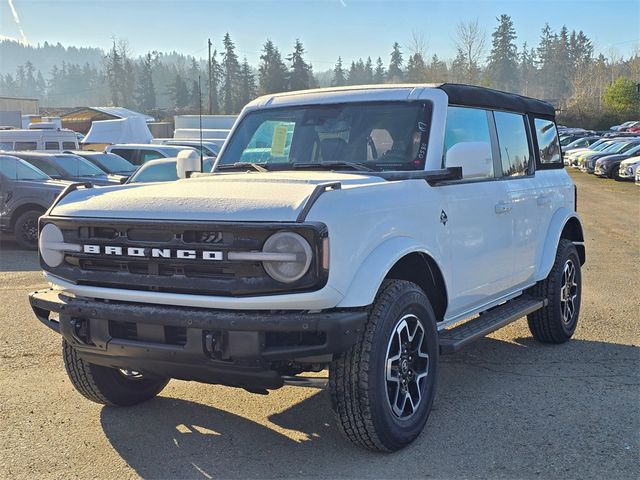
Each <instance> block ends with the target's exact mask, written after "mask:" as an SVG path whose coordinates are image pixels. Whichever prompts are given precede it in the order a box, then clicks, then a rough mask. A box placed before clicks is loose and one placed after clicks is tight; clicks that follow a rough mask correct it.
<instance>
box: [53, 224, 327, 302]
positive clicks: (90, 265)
mask: <svg viewBox="0 0 640 480" xmlns="http://www.w3.org/2000/svg"><path fill="white" fill-rule="evenodd" d="M46 223H55V224H56V225H57V226H58V227H59V228H60V229H61V230H62V231H63V235H64V241H65V243H69V244H75V245H78V244H79V245H81V246H83V247H84V246H86V245H92V246H93V248H95V249H96V250H97V251H98V252H99V253H84V252H83V251H81V252H71V251H70V252H67V253H66V255H65V261H64V262H63V263H62V265H60V266H59V267H56V268H51V267H49V266H47V265H46V264H44V263H42V268H43V269H45V270H47V271H49V272H51V273H52V274H54V275H56V276H58V277H61V278H63V279H66V280H70V281H72V282H74V283H77V284H80V285H91V286H99V287H109V288H123V289H134V290H146V291H156V292H171V293H188V294H208V295H222V296H243V295H245V296H246V295H267V294H273V293H279V292H283V291H311V290H317V289H319V288H322V287H323V286H324V284H325V283H326V280H327V276H328V272H327V271H326V270H323V269H322V266H321V259H322V250H321V249H322V245H323V242H322V239H323V238H324V237H325V236H326V235H327V230H326V227H325V226H324V225H322V224H283V223H269V224H266V223H265V224H263V223H250V224H236V223H224V224H213V223H204V224H193V223H190V222H172V223H169V224H165V223H162V222H159V221H128V220H127V221H124V220H123V221H115V220H99V219H77V220H75V219H74V220H70V219H58V218H48V217H43V218H42V219H41V227H42V226H43V225H44V224H46ZM281 230H290V231H295V232H296V233H299V234H300V235H302V236H303V237H305V239H306V240H307V241H308V242H309V244H310V245H311V246H312V249H313V251H314V259H313V262H312V264H311V267H310V268H309V271H308V272H307V273H306V274H305V276H304V277H302V278H301V279H300V280H298V281H297V282H295V283H294V284H283V283H279V282H276V281H275V280H273V279H272V278H271V277H269V276H268V275H267V273H266V272H265V270H264V267H263V265H262V263H261V262H257V261H232V260H229V259H228V256H227V254H228V252H231V251H233V252H252V251H260V250H261V249H262V246H263V244H264V242H265V241H266V239H267V238H268V237H269V236H271V235H272V234H273V233H275V232H277V231H281ZM107 246H108V247H110V248H112V249H118V254H117V255H114V254H106V253H105V252H106V250H105V249H106V247H107ZM130 248H131V249H135V250H129V249H130ZM158 250H162V251H163V252H164V253H169V255H165V256H162V255H160V254H158V256H157V257H153V258H152V257H151V252H152V251H158ZM178 251H181V252H189V255H190V256H192V257H194V258H176V256H177V252H178ZM206 252H208V254H209V256H210V257H211V258H213V257H215V259H211V258H210V259H206V258H205V257H206V255H205V253H206Z"/></svg>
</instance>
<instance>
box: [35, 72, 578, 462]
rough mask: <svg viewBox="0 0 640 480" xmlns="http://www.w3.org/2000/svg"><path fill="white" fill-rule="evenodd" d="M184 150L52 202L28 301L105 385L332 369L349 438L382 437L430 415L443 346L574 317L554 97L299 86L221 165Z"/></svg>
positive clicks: (569, 329) (257, 387) (574, 235)
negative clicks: (37, 285) (160, 166)
mask: <svg viewBox="0 0 640 480" xmlns="http://www.w3.org/2000/svg"><path fill="white" fill-rule="evenodd" d="M257 139H260V141H259V142H258V141H257ZM531 145H535V147H536V148H535V149H533V150H532V149H531ZM187 157H188V155H187V156H183V155H181V156H180V157H179V159H178V166H177V167H176V168H177V171H178V176H179V177H180V178H181V179H180V180H178V181H176V182H171V183H170V184H167V183H149V184H144V185H123V186H120V187H112V188H111V187H107V188H102V189H84V188H77V189H75V190H73V191H69V192H67V194H66V195H65V196H64V197H62V198H61V199H60V200H59V202H58V203H57V205H56V206H55V207H54V208H53V209H52V210H51V211H50V212H49V214H48V215H46V216H45V217H43V218H42V219H41V234H40V259H41V265H42V267H43V270H44V277H45V280H47V281H48V282H51V284H52V285H54V286H55V288H56V289H55V290H47V289H45V290H41V291H37V292H34V293H32V294H31V296H30V302H31V304H32V306H33V307H34V313H35V315H36V316H37V317H38V318H39V319H40V321H41V322H42V323H43V324H44V325H46V326H47V327H49V328H51V329H52V330H54V331H56V332H57V333H58V334H60V335H61V336H62V338H63V361H64V363H65V365H66V371H67V373H68V375H69V380H70V382H71V384H72V385H74V387H75V388H76V389H77V390H78V391H79V392H80V393H81V394H82V395H84V396H85V397H86V398H88V399H90V400H93V401H95V402H98V403H102V404H108V405H119V406H129V405H134V404H139V403H142V402H144V401H146V400H149V399H151V398H153V397H155V396H156V395H157V394H158V393H159V392H160V391H161V390H162V389H163V388H164V387H165V386H166V385H167V382H168V381H169V379H170V378H174V377H177V378H181V379H183V380H196V381H201V382H207V383H214V384H223V385H229V386H234V387H239V388H244V389H246V390H248V391H250V392H255V393H263V394H264V393H267V392H268V390H271V389H278V388H280V387H282V386H283V385H285V384H288V385H319V384H320V383H324V382H328V386H329V389H330V392H331V395H330V396H329V395H327V398H329V397H330V398H331V399H332V400H331V404H332V407H333V409H334V411H335V416H336V423H337V425H338V426H339V429H340V431H341V432H342V433H343V434H344V435H345V437H346V438H347V439H348V440H349V441H351V442H353V443H354V444H357V445H360V446H363V447H365V448H369V449H371V450H374V451H385V452H389V451H394V450H399V449H401V448H403V447H405V446H407V445H408V444H409V443H411V442H412V441H413V440H414V439H415V438H416V437H417V436H418V435H419V434H420V432H421V431H422V430H423V428H424V426H425V425H426V423H427V419H428V417H429V413H430V411H431V408H432V405H433V401H434V395H435V389H436V379H437V377H438V373H439V371H438V365H439V356H440V355H441V354H442V355H444V354H451V353H454V352H456V351H458V350H460V349H461V348H463V347H464V346H465V345H467V344H469V343H471V342H472V341H474V340H476V339H479V338H481V337H483V336H484V335H486V334H488V333H490V332H492V331H495V330H497V329H498V328H501V327H502V326H504V325H506V324H508V323H510V322H512V321H515V320H516V319H518V318H521V317H523V316H525V315H526V316H528V317H527V318H528V325H529V329H530V331H531V333H532V335H533V337H534V338H536V339H537V340H538V341H541V342H544V343H554V344H559V343H564V342H567V341H568V340H569V339H570V338H571V337H572V335H573V334H574V332H575V329H576V326H577V322H578V316H579V312H580V299H581V292H582V290H581V289H582V286H581V273H580V272H581V265H583V264H584V262H585V246H584V235H583V230H582V226H581V223H580V219H579V217H578V214H577V213H576V205H577V191H576V187H575V185H574V184H573V182H572V180H571V177H570V176H569V175H568V174H567V172H566V171H565V170H564V165H563V164H562V157H561V149H560V142H559V140H558V135H557V132H556V126H555V110H554V107H553V106H552V105H550V104H548V103H546V102H542V101H538V100H535V99H531V98H526V97H522V96H519V95H515V94H509V93H504V92H499V91H496V90H490V89H486V88H482V87H475V86H467V85H457V84H442V85H438V86H433V85H424V86H417V85H410V86H399V85H376V86H375V87H347V88H329V89H319V90H311V91H306V92H304V93H303V94H301V93H300V92H287V93H283V94H277V95H269V96H267V97H261V98H258V99H256V100H254V101H253V102H251V103H249V104H248V105H247V106H246V107H245V108H244V109H243V111H242V113H241V114H240V117H239V118H238V120H237V124H236V126H235V128H234V130H233V133H232V134H231V136H230V137H229V138H228V139H227V141H226V142H225V145H224V146H223V148H222V151H221V152H220V155H219V156H218V158H217V161H216V165H215V167H214V173H213V174H211V175H207V176H197V177H196V178H185V172H187V171H191V170H193V169H194V167H195V166H197V162H198V159H197V158H187ZM243 158H245V159H246V158H256V159H257V158H259V159H263V160H261V161H260V162H243V161H241V159H243ZM187 160H188V161H187ZM218 172H219V173H218ZM496 180H499V181H496ZM121 232H126V234H125V235H121ZM62 239H63V240H62ZM105 300H108V301H105ZM46 341H50V340H49V339H47V340H46ZM479 352H480V351H479ZM476 353H477V352H476ZM479 355H482V352H480V353H479ZM509 360H510V359H509ZM493 361H498V362H499V361H501V360H500V358H498V359H495V358H493ZM325 368H328V372H329V375H328V377H325V378H318V377H314V376H304V373H305V372H320V371H322V370H323V369H325ZM475 375H478V373H475ZM42 389H43V391H44V390H46V386H42ZM238 441H239V442H240V441H242V440H241V439H238Z"/></svg>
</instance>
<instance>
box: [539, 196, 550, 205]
mask: <svg viewBox="0 0 640 480" xmlns="http://www.w3.org/2000/svg"><path fill="white" fill-rule="evenodd" d="M550 203H551V195H540V196H539V197H538V206H539V207H544V206H545V205H548V204H550Z"/></svg>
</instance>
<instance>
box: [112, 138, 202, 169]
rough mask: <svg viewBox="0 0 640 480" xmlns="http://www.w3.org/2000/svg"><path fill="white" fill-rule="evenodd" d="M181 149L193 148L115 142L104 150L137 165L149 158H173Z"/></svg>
mask: <svg viewBox="0 0 640 480" xmlns="http://www.w3.org/2000/svg"><path fill="white" fill-rule="evenodd" d="M182 150H193V149H192V148H190V147H178V146H173V145H155V144H151V143H149V144H147V143H143V144H135V143H127V144H115V145H109V146H108V147H107V148H106V149H105V152H107V153H115V154H116V155H120V156H121V157H122V158H124V159H126V160H127V161H129V163H132V164H133V165H136V166H139V165H142V164H144V163H146V162H148V161H149V160H156V159H158V158H175V157H177V156H178V153H180V152H181V151H182Z"/></svg>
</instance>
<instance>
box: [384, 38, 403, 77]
mask: <svg viewBox="0 0 640 480" xmlns="http://www.w3.org/2000/svg"><path fill="white" fill-rule="evenodd" d="M402 78H403V74H402V52H401V51H400V44H399V43H398V42H395V43H394V44H393V49H392V50H391V62H390V63H389V71H388V73H387V81H388V82H390V83H399V82H401V81H402Z"/></svg>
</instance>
